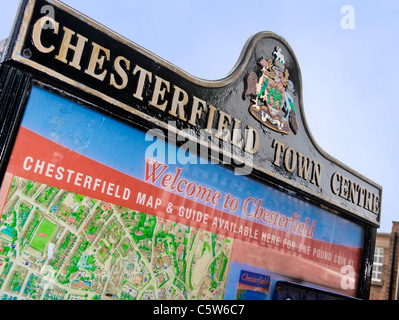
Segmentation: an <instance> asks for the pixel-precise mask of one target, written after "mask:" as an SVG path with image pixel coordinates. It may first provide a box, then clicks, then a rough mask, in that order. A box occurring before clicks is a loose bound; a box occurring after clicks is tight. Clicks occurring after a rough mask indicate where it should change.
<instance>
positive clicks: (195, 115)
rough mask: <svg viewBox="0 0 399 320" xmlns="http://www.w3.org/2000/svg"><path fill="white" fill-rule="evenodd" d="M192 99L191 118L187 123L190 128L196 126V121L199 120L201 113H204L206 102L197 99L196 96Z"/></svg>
mask: <svg viewBox="0 0 399 320" xmlns="http://www.w3.org/2000/svg"><path fill="white" fill-rule="evenodd" d="M193 98H194V101H193V107H192V108H191V117H190V120H189V121H188V123H189V124H191V125H192V126H196V119H201V115H202V111H206V102H205V101H204V100H201V99H198V98H197V97H196V96H194V97H193ZM200 105H201V107H200Z"/></svg>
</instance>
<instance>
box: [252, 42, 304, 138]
mask: <svg viewBox="0 0 399 320" xmlns="http://www.w3.org/2000/svg"><path fill="white" fill-rule="evenodd" d="M257 65H258V68H259V70H257V71H258V72H251V73H250V74H249V75H248V78H247V90H246V92H245V96H250V97H251V98H252V99H251V102H252V104H251V106H250V107H249V112H250V113H251V115H252V116H253V117H254V118H255V119H256V120H258V121H259V122H261V123H262V124H263V125H265V126H267V127H268V128H270V129H272V130H274V131H277V132H280V133H283V134H289V133H290V132H291V131H292V132H293V133H294V134H297V132H298V125H297V122H296V117H295V115H296V110H295V106H294V99H293V94H294V92H295V90H294V85H293V83H292V81H291V80H289V72H288V70H287V68H286V67H285V61H284V55H283V54H282V50H281V48H279V47H276V48H275V50H274V52H273V58H272V59H269V60H266V59H264V58H263V57H261V58H259V59H258V60H257ZM258 75H260V76H259V77H258Z"/></svg>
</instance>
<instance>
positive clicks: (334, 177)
mask: <svg viewBox="0 0 399 320" xmlns="http://www.w3.org/2000/svg"><path fill="white" fill-rule="evenodd" d="M340 180H341V175H340V174H339V173H338V172H334V174H333V175H332V177H331V190H332V192H333V193H334V194H335V195H338V193H339V189H340V185H339V182H340ZM337 182H338V185H337V184H336V183H337Z"/></svg>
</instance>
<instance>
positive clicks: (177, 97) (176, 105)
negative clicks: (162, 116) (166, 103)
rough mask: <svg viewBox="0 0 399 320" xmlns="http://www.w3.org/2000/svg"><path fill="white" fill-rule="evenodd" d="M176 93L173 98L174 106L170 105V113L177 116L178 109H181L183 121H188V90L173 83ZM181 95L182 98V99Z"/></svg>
mask: <svg viewBox="0 0 399 320" xmlns="http://www.w3.org/2000/svg"><path fill="white" fill-rule="evenodd" d="M173 87H174V93H173V99H172V106H171V107H170V111H169V113H170V114H171V115H172V116H174V117H176V118H177V113H176V111H177V109H179V118H180V119H181V120H183V121H187V118H186V116H185V114H184V107H185V106H186V105H187V103H188V94H187V92H186V91H184V90H182V89H180V88H179V87H178V86H175V85H173ZM180 97H182V98H181V100H180Z"/></svg>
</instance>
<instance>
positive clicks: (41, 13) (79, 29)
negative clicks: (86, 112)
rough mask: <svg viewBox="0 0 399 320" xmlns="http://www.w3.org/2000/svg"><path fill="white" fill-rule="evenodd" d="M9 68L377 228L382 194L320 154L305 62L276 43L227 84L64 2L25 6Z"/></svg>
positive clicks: (249, 58)
mask: <svg viewBox="0 0 399 320" xmlns="http://www.w3.org/2000/svg"><path fill="white" fill-rule="evenodd" d="M43 8H45V9H46V8H47V9H48V8H51V10H43ZM2 61H3V63H4V64H9V65H14V66H18V67H19V68H23V69H25V70H27V71H28V72H30V73H32V74H33V75H34V77H35V79H36V80H37V81H40V82H41V83H45V84H47V85H51V86H53V87H57V88H59V89H61V90H64V91H67V92H69V93H71V94H73V95H75V96H78V97H80V98H83V99H84V100H86V101H89V102H90V103H91V104H93V105H95V106H99V108H100V109H101V110H102V111H104V112H107V113H110V114H113V115H117V116H118V117H119V118H123V119H124V120H125V121H128V122H131V123H134V124H135V125H140V126H144V127H147V128H149V127H154V126H156V127H160V128H164V129H168V130H169V131H172V132H174V133H178V134H181V135H184V136H185V137H186V138H188V139H190V140H192V141H195V142H197V143H198V144H201V145H206V146H207V147H208V148H209V150H217V151H218V152H220V154H222V155H223V156H225V157H227V158H229V159H231V160H232V162H230V163H231V164H232V166H233V167H243V168H246V169H248V168H250V171H249V172H251V174H252V175H253V176H254V177H259V178H261V179H264V180H267V181H268V182H269V183H271V184H273V185H274V186H276V187H277V188H280V189H284V190H285V191H287V190H292V191H294V193H296V194H297V195H299V196H302V197H306V198H307V199H310V200H311V201H313V202H315V203H317V204H319V205H323V206H325V207H328V208H329V209H330V210H333V211H334V210H335V211H337V212H340V211H344V212H345V213H348V214H350V215H352V216H353V217H355V218H360V219H361V220H363V221H365V222H367V223H369V224H373V225H375V226H378V225H379V220H380V218H379V215H380V207H381V193H382V188H381V187H380V186H379V185H378V184H376V183H374V182H373V181H370V180H369V179H367V178H365V177H363V176H362V175H361V174H359V173H357V172H355V171H353V170H351V169H350V168H348V167H347V166H346V165H344V164H342V163H341V162H339V161H337V160H336V159H334V158H333V157H331V156H330V155H328V154H326V153H325V152H324V151H323V150H322V149H321V148H320V147H319V146H318V145H317V143H316V142H315V140H314V139H313V137H312V135H311V133H310V131H309V128H308V125H307V122H306V119H305V114H304V108H303V102H302V80H301V74H300V69H299V65H298V62H297V60H296V57H295V55H294V53H293V51H292V49H291V48H290V46H289V45H288V43H287V42H286V41H285V40H284V39H282V38H281V37H280V36H278V35H276V34H274V33H271V32H261V33H258V34H256V35H254V36H253V37H251V38H250V39H249V40H248V41H247V43H246V45H245V46H244V49H243V51H242V53H241V56H240V58H239V60H238V62H237V64H236V65H235V67H234V69H233V71H232V72H231V73H230V74H229V75H228V76H226V77H225V78H224V79H221V80H218V81H205V80H201V79H198V78H196V77H193V76H191V75H189V74H187V73H186V72H184V71H182V70H181V69H179V68H177V67H176V66H174V65H171V64H170V63H168V62H167V61H165V60H163V59H161V58H159V57H157V56H156V55H154V54H152V53H151V52H148V51H147V50H145V49H143V48H141V47H139V46H138V45H136V44H134V43H132V42H130V41H128V40H126V39H125V38H123V37H121V36H119V35H117V34H116V33H114V32H112V31H110V30H108V29H106V28H105V27H103V26H101V25H100V24H98V23H96V22H95V21H93V20H91V19H90V18H88V17H85V16H84V15H82V14H80V13H78V12H76V11H75V10H73V9H71V8H69V7H67V6H65V5H63V4H62V3H60V2H58V1H55V0H48V1H45V0H25V1H23V2H22V4H21V8H20V12H19V17H18V23H17V25H16V26H15V28H14V30H13V33H12V35H11V36H10V38H9V39H8V41H7V44H6V46H5V49H4V52H3V54H2ZM247 171H248V170H247ZM288 192H289V191H288Z"/></svg>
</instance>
